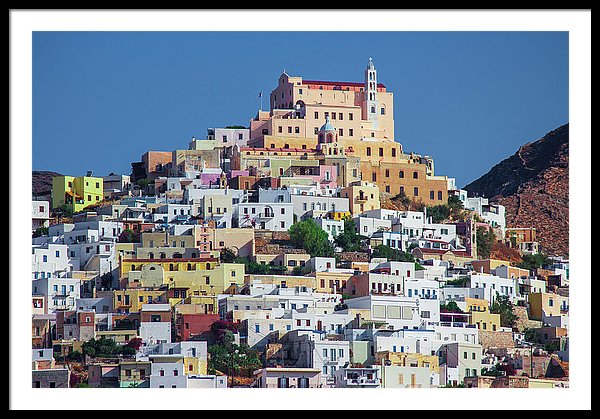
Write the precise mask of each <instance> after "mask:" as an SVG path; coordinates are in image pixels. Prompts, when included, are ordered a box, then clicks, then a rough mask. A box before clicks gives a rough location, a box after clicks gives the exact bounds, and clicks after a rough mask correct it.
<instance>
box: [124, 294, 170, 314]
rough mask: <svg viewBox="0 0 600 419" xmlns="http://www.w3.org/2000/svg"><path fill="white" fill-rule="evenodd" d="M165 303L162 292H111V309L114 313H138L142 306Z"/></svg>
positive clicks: (164, 296)
mask: <svg viewBox="0 0 600 419" xmlns="http://www.w3.org/2000/svg"><path fill="white" fill-rule="evenodd" d="M166 302H167V299H166V293H165V291H164V290H162V291H161V290H153V289H146V288H129V289H124V290H114V291H113V307H114V310H115V312H116V313H138V312H139V311H140V310H141V309H142V304H152V303H166Z"/></svg>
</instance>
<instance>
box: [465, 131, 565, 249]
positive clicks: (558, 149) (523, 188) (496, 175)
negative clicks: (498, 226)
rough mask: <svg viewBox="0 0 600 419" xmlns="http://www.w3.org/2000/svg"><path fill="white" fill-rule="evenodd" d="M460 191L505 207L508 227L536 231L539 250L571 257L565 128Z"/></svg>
mask: <svg viewBox="0 0 600 419" xmlns="http://www.w3.org/2000/svg"><path fill="white" fill-rule="evenodd" d="M463 189H466V190H467V191H468V192H469V196H474V195H478V196H485V197H488V198H489V199H490V201H491V202H495V203H499V204H501V205H504V206H505V207H506V225H507V226H508V227H535V228H536V229H537V235H538V241H539V243H540V246H541V248H542V250H543V251H545V252H547V253H549V254H551V255H559V256H565V257H568V255H569V124H565V125H563V126H561V127H559V128H557V129H555V130H554V131H550V132H549V133H547V134H546V135H544V136H543V137H542V138H540V139H539V140H537V141H534V142H531V143H527V144H525V145H523V146H521V147H520V148H519V150H518V151H517V152H516V153H515V154H514V155H513V156H511V157H509V158H507V159H505V160H503V161H501V162H500V163H498V164H497V165H495V166H494V167H492V169H491V170H490V171H489V172H488V173H486V174H485V175H483V176H482V177H480V178H479V179H477V180H476V181H474V182H471V183H470V184H468V185H466V186H465V187H464V188H463Z"/></svg>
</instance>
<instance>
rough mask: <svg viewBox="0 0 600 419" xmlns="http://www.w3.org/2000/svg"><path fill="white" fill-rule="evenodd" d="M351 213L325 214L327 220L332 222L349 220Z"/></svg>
mask: <svg viewBox="0 0 600 419" xmlns="http://www.w3.org/2000/svg"><path fill="white" fill-rule="evenodd" d="M351 217H352V213H351V212H350V211H329V212H328V213H327V218H330V219H332V220H336V221H337V220H344V219H346V218H351Z"/></svg>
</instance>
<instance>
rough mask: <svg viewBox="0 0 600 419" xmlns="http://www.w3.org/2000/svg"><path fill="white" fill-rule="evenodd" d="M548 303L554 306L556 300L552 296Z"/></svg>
mask: <svg viewBox="0 0 600 419" xmlns="http://www.w3.org/2000/svg"><path fill="white" fill-rule="evenodd" d="M548 305H549V306H550V307H554V300H553V299H552V298H550V299H548Z"/></svg>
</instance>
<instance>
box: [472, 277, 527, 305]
mask: <svg viewBox="0 0 600 419" xmlns="http://www.w3.org/2000/svg"><path fill="white" fill-rule="evenodd" d="M471 287H472V288H483V298H484V299H486V300H488V301H489V302H490V303H492V302H493V301H494V299H495V298H496V293H498V294H499V295H506V296H508V297H509V298H510V301H512V302H514V301H515V299H516V298H517V295H518V289H519V287H518V283H517V279H507V278H500V277H499V276H496V275H485V274H474V275H471Z"/></svg>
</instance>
